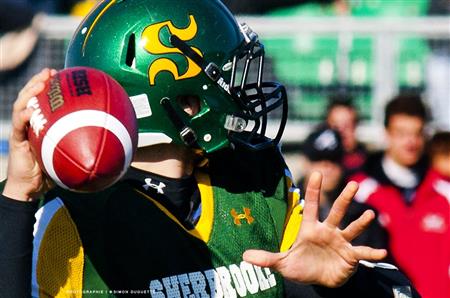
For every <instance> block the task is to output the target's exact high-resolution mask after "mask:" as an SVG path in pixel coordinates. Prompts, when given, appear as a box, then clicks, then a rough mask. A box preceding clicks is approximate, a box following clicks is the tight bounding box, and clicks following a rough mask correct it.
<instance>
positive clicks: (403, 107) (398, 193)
mask: <svg viewBox="0 0 450 298" xmlns="http://www.w3.org/2000/svg"><path fill="white" fill-rule="evenodd" d="M426 116H427V115H426V109H425V107H424V105H423V103H422V101H421V99H420V97H418V96H410V95H401V96H398V97H396V98H395V99H394V100H392V101H391V102H390V103H389V104H388V105H387V107H386V118H385V127H386V136H387V148H386V150H385V151H384V152H383V153H381V154H376V155H374V156H371V157H369V159H368V161H367V164H366V166H365V168H364V171H362V172H360V173H358V174H356V175H355V176H354V177H353V180H355V181H357V182H359V183H360V189H359V191H358V193H357V195H356V196H355V199H356V200H357V201H359V202H364V203H366V204H368V205H370V206H372V207H373V208H374V209H375V210H377V211H378V213H379V216H378V221H379V222H380V223H381V224H382V225H383V226H384V227H385V228H386V230H387V231H388V235H389V253H390V255H391V257H392V258H393V259H394V260H395V262H396V264H397V265H398V266H399V267H400V268H401V269H402V270H403V271H404V272H405V273H406V274H407V275H408V276H409V278H411V280H412V281H413V284H414V285H415V286H416V287H417V288H418V290H419V292H420V293H421V295H422V296H423V297H424V298H427V297H431V298H444V297H450V291H449V289H450V287H449V285H450V283H449V260H450V237H449V235H450V233H449V224H450V223H449V214H450V213H449V212H450V209H449V200H450V173H449V172H450V169H448V168H449V167H450V157H449V156H450V142H449V139H448V136H447V139H446V140H440V139H441V137H439V136H438V139H437V140H436V139H435V138H436V137H435V138H434V139H433V141H432V142H431V146H430V148H431V157H432V158H431V160H432V162H431V163H432V167H431V169H430V170H429V171H428V172H427V167H426V162H424V158H423V154H422V152H423V151H424V147H425V134H424V132H423V129H424V125H425V122H426V119H427V117H426ZM438 152H439V153H438ZM438 165H440V166H438ZM443 169H447V170H446V171H445V170H443ZM426 172H427V174H426V177H425V173H426ZM445 173H446V174H447V175H448V176H446V174H445Z"/></svg>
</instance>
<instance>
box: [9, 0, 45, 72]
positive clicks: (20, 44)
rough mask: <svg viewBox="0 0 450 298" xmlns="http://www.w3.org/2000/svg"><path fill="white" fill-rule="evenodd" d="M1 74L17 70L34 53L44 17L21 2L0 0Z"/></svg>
mask: <svg viewBox="0 0 450 298" xmlns="http://www.w3.org/2000/svg"><path fill="white" fill-rule="evenodd" d="M0 8H1V9H0V52H1V57H0V72H6V71H10V70H13V69H15V68H16V67H18V66H19V65H21V64H22V63H23V62H24V61H25V60H26V59H27V58H28V57H29V56H30V54H31V53H32V52H33V49H34V47H35V45H36V42H37V40H38V37H39V29H40V26H41V21H42V16H41V15H40V14H37V15H36V14H35V12H34V11H33V10H32V9H31V8H30V7H29V6H27V5H25V4H21V3H20V2H12V1H8V0H0Z"/></svg>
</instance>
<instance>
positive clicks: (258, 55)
mask: <svg viewBox="0 0 450 298" xmlns="http://www.w3.org/2000/svg"><path fill="white" fill-rule="evenodd" d="M239 27H240V29H241V32H242V34H243V36H244V43H243V45H242V46H241V47H240V49H239V50H238V51H237V53H236V54H235V55H234V57H233V59H232V62H230V63H227V65H224V66H223V67H222V68H228V67H231V79H230V81H229V82H227V80H226V79H225V78H224V76H223V74H222V71H221V70H220V68H219V67H218V66H217V65H215V64H214V63H212V62H208V61H205V59H203V58H202V57H201V56H200V55H198V54H197V53H196V52H195V51H193V50H192V49H191V48H190V47H189V46H188V45H187V44H186V43H185V42H184V41H182V40H180V39H179V38H178V37H177V36H176V35H172V36H171V38H170V42H171V43H172V45H173V46H174V47H176V48H178V49H179V50H180V51H181V52H182V53H183V54H184V55H185V56H186V57H189V58H190V59H191V60H193V61H194V62H195V63H196V64H197V65H198V66H199V67H200V68H201V69H202V71H203V72H204V73H205V74H206V75H207V76H208V77H209V79H211V80H212V81H213V82H215V84H217V86H218V87H219V88H220V89H221V90H222V91H223V92H225V93H227V94H228V95H229V96H230V97H231V99H232V100H233V101H234V102H236V103H237V104H238V105H239V110H240V111H239V112H235V113H233V114H231V115H227V116H226V121H225V124H224V128H225V129H226V130H228V132H229V133H228V138H229V140H230V142H231V143H232V144H239V145H243V146H244V147H247V148H249V149H252V150H261V149H264V148H267V147H269V146H274V145H277V144H278V143H279V141H280V139H281V136H282V134H283V131H284V128H285V125H286V121H287V113H288V105H287V94H286V90H285V88H284V86H283V85H281V84H280V83H277V82H265V81H263V71H264V55H265V53H264V46H263V45H262V44H261V43H260V42H259V40H258V35H257V34H256V33H254V32H253V31H252V30H251V29H250V28H249V27H248V26H247V25H246V24H242V25H239ZM252 70H255V71H252ZM252 75H253V76H252ZM168 114H169V115H170V114H173V111H169V110H168ZM269 115H275V116H276V117H277V118H278V119H279V125H278V129H277V132H276V135H275V137H273V138H269V137H267V136H266V133H267V125H268V121H269V119H268V118H269ZM169 117H170V116H169ZM170 118H173V117H170ZM173 121H175V122H177V121H178V120H176V119H173ZM184 129H186V127H184ZM187 141H189V143H188V142H187ZM185 143H186V144H188V145H192V144H193V142H192V134H191V133H189V134H187V137H186V141H185Z"/></svg>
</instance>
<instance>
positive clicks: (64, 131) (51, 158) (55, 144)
mask: <svg viewBox="0 0 450 298" xmlns="http://www.w3.org/2000/svg"><path fill="white" fill-rule="evenodd" d="M28 106H29V107H32V108H34V112H33V115H32V117H31V120H30V127H29V130H28V139H29V141H30V144H31V147H32V149H33V150H34V153H35V155H36V159H37V160H38V162H39V164H40V166H41V169H42V170H43V171H44V172H45V173H47V175H48V176H49V177H50V178H51V179H53V181H54V182H55V183H56V184H58V185H59V186H61V187H63V188H66V189H71V190H75V191H82V192H91V191H99V190H102V189H104V188H106V187H108V186H110V185H111V184H113V183H114V182H116V181H117V180H118V179H120V178H121V177H122V175H123V174H124V173H125V171H126V170H127V169H128V167H129V165H130V163H131V161H132V159H133V155H134V152H135V150H136V147H137V139H138V132H137V121H136V115H135V112H134V109H133V106H132V104H131V102H130V100H129V98H128V95H127V93H126V92H125V90H124V89H123V88H122V87H121V86H120V85H119V83H117V82H116V81H115V80H114V79H113V78H111V77H110V76H109V75H107V74H105V73H104V72H101V71H99V70H96V69H92V68H87V67H73V68H67V69H64V70H62V71H59V72H58V73H57V74H56V75H55V76H54V77H52V78H51V79H50V80H49V81H48V83H47V85H46V86H45V89H44V90H43V91H42V92H41V93H40V94H39V95H38V96H37V97H35V98H32V99H31V100H30V101H29V102H28Z"/></svg>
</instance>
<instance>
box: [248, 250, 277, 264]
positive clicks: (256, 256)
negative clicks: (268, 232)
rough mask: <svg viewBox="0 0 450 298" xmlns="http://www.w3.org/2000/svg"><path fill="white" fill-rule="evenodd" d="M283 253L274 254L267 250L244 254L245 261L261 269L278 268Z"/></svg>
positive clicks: (251, 251) (249, 251)
mask: <svg viewBox="0 0 450 298" xmlns="http://www.w3.org/2000/svg"><path fill="white" fill-rule="evenodd" d="M283 256H284V254H283V253H272V252H268V251H265V250H257V249H249V250H247V251H245V252H244V255H243V256H242V258H243V260H244V261H246V262H247V263H250V264H253V265H256V266H259V267H269V268H273V267H275V268H276V267H277V264H278V263H279V262H280V260H281V259H282V258H283Z"/></svg>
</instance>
